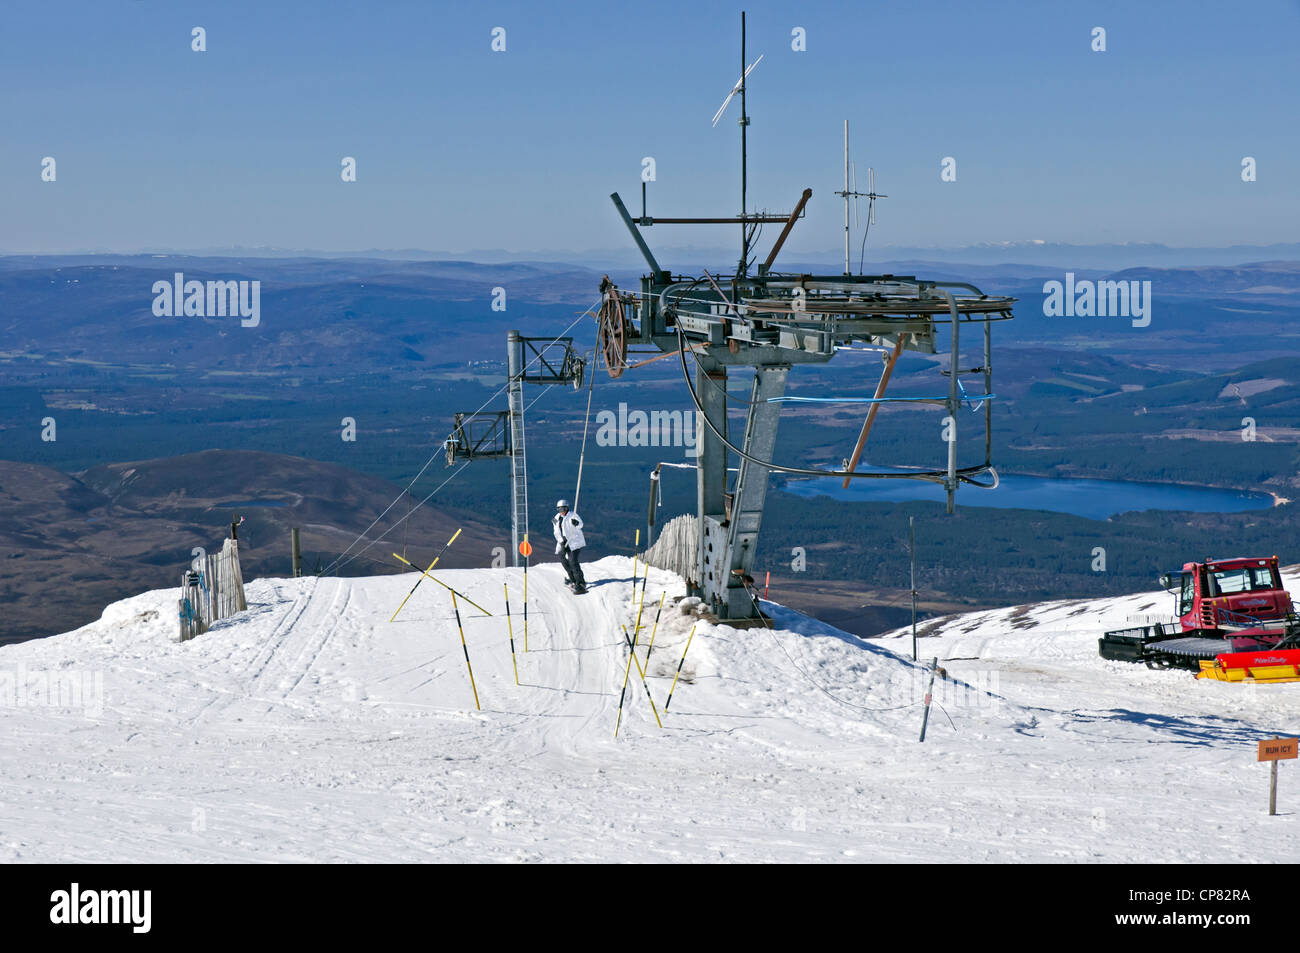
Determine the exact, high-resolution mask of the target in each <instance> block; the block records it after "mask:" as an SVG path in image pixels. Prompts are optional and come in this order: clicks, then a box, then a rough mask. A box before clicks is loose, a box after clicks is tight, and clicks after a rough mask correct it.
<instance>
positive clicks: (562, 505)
mask: <svg viewBox="0 0 1300 953" xmlns="http://www.w3.org/2000/svg"><path fill="white" fill-rule="evenodd" d="M555 508H556V509H557V510H567V509H568V508H569V501H568V500H556V502H555Z"/></svg>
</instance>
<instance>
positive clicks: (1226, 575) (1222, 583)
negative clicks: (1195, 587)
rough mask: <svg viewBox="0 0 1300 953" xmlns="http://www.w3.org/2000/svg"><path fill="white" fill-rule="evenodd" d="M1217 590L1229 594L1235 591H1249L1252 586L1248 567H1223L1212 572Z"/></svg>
mask: <svg viewBox="0 0 1300 953" xmlns="http://www.w3.org/2000/svg"><path fill="white" fill-rule="evenodd" d="M1214 581H1215V582H1216V583H1217V588H1218V590H1219V592H1221V593H1223V594H1224V595H1225V596H1230V595H1232V594H1233V593H1237V592H1249V591H1250V590H1251V588H1252V585H1251V574H1250V570H1249V569H1224V570H1220V571H1219V572H1216V573H1215V574H1214Z"/></svg>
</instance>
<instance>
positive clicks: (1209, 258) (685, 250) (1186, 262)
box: [0, 239, 1300, 272]
mask: <svg viewBox="0 0 1300 953" xmlns="http://www.w3.org/2000/svg"><path fill="white" fill-rule="evenodd" d="M652 248H653V249H654V252H655V254H656V255H657V256H658V258H659V260H660V262H661V264H663V265H664V266H665V267H672V268H674V269H676V268H679V267H680V268H681V269H682V270H687V271H690V270H695V269H698V268H699V266H700V265H701V264H707V265H709V266H710V267H715V266H718V265H720V264H721V263H724V262H729V261H732V260H733V259H735V258H736V257H737V249H736V248H735V247H733V246H730V245H654V244H652ZM867 252H868V254H867V257H866V268H865V270H866V271H868V272H871V271H875V270H879V269H880V268H881V267H882V266H884V265H886V264H889V263H891V262H902V261H918V262H941V263H945V264H971V265H1012V264H1024V265H1039V266H1045V267H1051V268H1054V269H1058V270H1059V269H1062V268H1070V269H1075V270H1078V269H1101V270H1117V269H1123V268H1138V267H1155V266H1161V267H1179V266H1182V267H1187V266H1205V265H1240V264H1245V263H1247V262H1259V261H1276V260H1282V259H1300V242H1279V243H1274V244H1269V245H1207V246H1173V245H1164V244H1159V243H1152V242H1113V243H1106V244H1094V245H1072V244H1068V243H1064V242H1047V241H1035V240H1030V241H1013V242H980V243H979V244H975V245H961V246H952V247H944V246H932V245H895V244H888V243H885V244H878V243H875V242H872V243H871V244H870V245H869V246H868V249H867ZM159 254H161V255H168V256H173V257H202V258H287V259H294V258H298V259H311V258H317V259H384V260H387V261H410V260H437V261H459V262H464V261H473V262H482V263H485V264H502V263H510V264H516V265H529V264H547V265H554V264H557V263H567V264H572V265H576V266H580V267H585V268H592V269H599V270H609V269H626V268H629V267H633V268H639V267H640V266H641V264H642V261H641V257H640V256H639V255H638V254H637V252H636V249H635V247H633V245H632V243H631V240H630V239H629V241H628V242H627V244H626V247H621V246H620V247H614V248H599V249H572V248H569V249H557V248H546V249H529V250H515V251H511V250H509V249H504V248H475V249H463V250H460V251H448V250H446V249H421V248H384V249H380V248H370V249H358V250H355V251H324V250H321V249H303V248H275V247H271V246H257V247H230V248H199V249H186V250H176V249H158V248H147V249H141V250H140V251H138V252H125V253H124V252H120V251H108V250H91V249H86V250H82V251H76V252H71V253H68V254H66V255H59V256H49V255H43V256H29V255H24V254H23V253H22V252H19V251H6V250H3V249H0V256H7V257H11V258H25V259H27V260H28V261H29V262H30V261H32V260H35V258H37V257H39V258H44V259H49V258H53V257H59V258H94V259H97V260H100V261H103V260H104V259H105V258H111V257H117V258H138V257H140V256H142V255H159ZM853 261H854V265H855V269H856V265H857V262H858V253H857V251H856V250H855V252H854V258H853ZM792 263H793V264H798V263H806V264H814V265H815V266H816V268H817V269H818V270H821V269H826V268H830V269H833V270H839V269H842V268H843V264H844V253H843V251H842V250H840V249H830V250H809V249H803V250H801V249H799V247H798V245H797V243H796V244H794V245H792V246H791V248H790V249H789V251H788V252H787V253H786V255H785V256H783V258H782V259H781V265H782V267H786V268H788V267H791V266H792Z"/></svg>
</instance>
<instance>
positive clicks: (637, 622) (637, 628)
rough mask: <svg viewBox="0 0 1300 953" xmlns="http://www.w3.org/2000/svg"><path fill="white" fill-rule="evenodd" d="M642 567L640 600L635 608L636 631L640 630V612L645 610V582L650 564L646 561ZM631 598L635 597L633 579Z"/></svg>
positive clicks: (648, 575) (634, 582)
mask: <svg viewBox="0 0 1300 953" xmlns="http://www.w3.org/2000/svg"><path fill="white" fill-rule="evenodd" d="M644 568H645V575H643V576H642V577H641V602H640V604H639V605H638V606H637V609H636V631H637V632H638V633H639V632H640V631H641V613H642V612H644V611H645V584H646V580H647V579H649V578H650V564H649V563H646V564H645V567H644ZM632 598H633V599H635V598H636V580H635V579H633V580H632Z"/></svg>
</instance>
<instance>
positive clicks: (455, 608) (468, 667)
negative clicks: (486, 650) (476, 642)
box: [451, 592, 483, 711]
mask: <svg viewBox="0 0 1300 953" xmlns="http://www.w3.org/2000/svg"><path fill="white" fill-rule="evenodd" d="M451 608H452V610H453V611H455V613H456V628H457V629H459V630H460V647H461V648H462V649H464V650H465V670H466V671H467V672H469V687H470V688H472V689H473V690H474V707H475V708H477V709H478V710H479V711H482V710H483V706H482V705H480V704H479V703H478V686H477V685H475V684H474V669H473V667H472V666H471V665H470V664H469V645H468V644H466V642H465V627H464V626H463V625H461V624H460V608H459V607H458V606H457V605H456V593H454V592H453V593H452V594H451Z"/></svg>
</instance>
